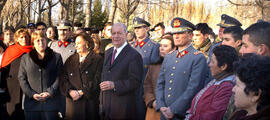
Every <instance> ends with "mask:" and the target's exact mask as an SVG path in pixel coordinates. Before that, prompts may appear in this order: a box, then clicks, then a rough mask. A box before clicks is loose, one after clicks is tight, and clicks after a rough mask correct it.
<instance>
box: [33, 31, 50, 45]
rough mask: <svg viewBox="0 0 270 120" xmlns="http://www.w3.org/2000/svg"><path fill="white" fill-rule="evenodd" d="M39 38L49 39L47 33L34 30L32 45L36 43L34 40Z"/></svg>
mask: <svg viewBox="0 0 270 120" xmlns="http://www.w3.org/2000/svg"><path fill="white" fill-rule="evenodd" d="M38 38H45V39H46V40H47V37H46V35H45V34H43V33H42V32H40V31H34V32H32V34H31V45H34V41H35V40H36V39H38Z"/></svg>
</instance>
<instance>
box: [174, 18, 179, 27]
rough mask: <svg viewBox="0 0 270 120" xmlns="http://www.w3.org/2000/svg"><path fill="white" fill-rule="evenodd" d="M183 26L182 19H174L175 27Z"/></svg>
mask: <svg viewBox="0 0 270 120" xmlns="http://www.w3.org/2000/svg"><path fill="white" fill-rule="evenodd" d="M180 26H181V21H180V20H179V19H176V20H174V21H173V27H180Z"/></svg>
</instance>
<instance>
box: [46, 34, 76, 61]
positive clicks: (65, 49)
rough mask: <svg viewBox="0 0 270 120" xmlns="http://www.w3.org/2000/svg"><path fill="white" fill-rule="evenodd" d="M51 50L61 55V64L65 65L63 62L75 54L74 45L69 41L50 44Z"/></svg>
mask: <svg viewBox="0 0 270 120" xmlns="http://www.w3.org/2000/svg"><path fill="white" fill-rule="evenodd" d="M51 49H53V51H55V52H57V53H59V54H61V56H62V60H63V63H65V61H66V60H67V58H68V57H69V56H71V55H73V54H74V53H75V52H76V48H75V43H74V42H71V40H70V39H69V40H67V41H65V42H62V41H54V42H52V44H51Z"/></svg>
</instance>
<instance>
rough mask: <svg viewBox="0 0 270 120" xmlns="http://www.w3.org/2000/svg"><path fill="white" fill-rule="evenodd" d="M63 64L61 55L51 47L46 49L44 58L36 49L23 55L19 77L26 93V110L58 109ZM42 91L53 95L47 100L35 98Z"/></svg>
mask: <svg viewBox="0 0 270 120" xmlns="http://www.w3.org/2000/svg"><path fill="white" fill-rule="evenodd" d="M62 66H63V63H62V58H61V55H60V54H58V53H54V52H53V51H52V50H51V49H50V48H47V49H46V50H45V56H44V59H43V60H39V59H38V56H37V52H36V50H33V51H31V52H30V53H29V54H25V55H23V56H22V58H21V64H20V67H19V73H18V79H19V82H20V85H21V88H22V90H23V92H24V93H25V101H24V110H25V111H58V108H59V106H58V105H59V103H58V102H59V101H60V100H59V95H60V92H59V89H58V83H59V80H58V75H59V73H60V70H61V69H62ZM42 92H49V93H50V95H51V97H50V98H48V99H47V100H46V101H45V102H39V101H36V100H35V99H33V95H34V94H36V93H37V94H39V93H42Z"/></svg>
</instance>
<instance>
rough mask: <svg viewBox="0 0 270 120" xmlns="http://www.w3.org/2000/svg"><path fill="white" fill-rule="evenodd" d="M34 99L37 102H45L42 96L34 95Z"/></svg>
mask: <svg viewBox="0 0 270 120" xmlns="http://www.w3.org/2000/svg"><path fill="white" fill-rule="evenodd" d="M33 98H34V99H35V100H36V101H44V99H43V97H41V96H40V94H34V95H33Z"/></svg>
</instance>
